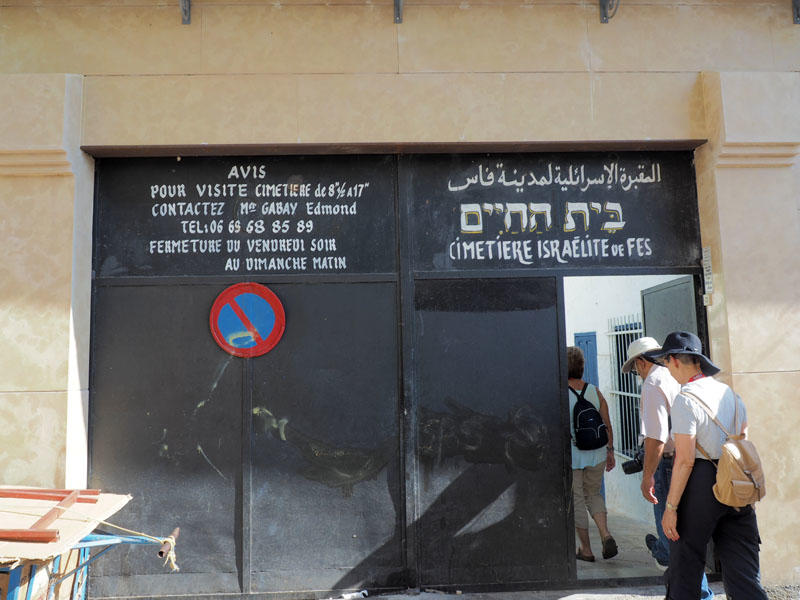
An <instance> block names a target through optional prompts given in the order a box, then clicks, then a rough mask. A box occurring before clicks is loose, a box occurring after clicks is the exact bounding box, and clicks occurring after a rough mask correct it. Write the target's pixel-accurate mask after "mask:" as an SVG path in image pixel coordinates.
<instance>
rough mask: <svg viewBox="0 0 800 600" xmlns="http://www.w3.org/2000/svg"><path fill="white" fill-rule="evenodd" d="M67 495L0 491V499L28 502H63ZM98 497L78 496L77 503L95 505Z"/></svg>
mask: <svg viewBox="0 0 800 600" xmlns="http://www.w3.org/2000/svg"><path fill="white" fill-rule="evenodd" d="M68 495H69V494H61V493H57V492H40V491H33V490H32V491H17V490H3V489H0V498H24V499H28V500H59V501H60V500H64V499H65V498H66V497H67V496H68ZM97 498H98V496H83V495H79V496H78V500H77V501H78V502H81V503H83V504H96V503H97Z"/></svg>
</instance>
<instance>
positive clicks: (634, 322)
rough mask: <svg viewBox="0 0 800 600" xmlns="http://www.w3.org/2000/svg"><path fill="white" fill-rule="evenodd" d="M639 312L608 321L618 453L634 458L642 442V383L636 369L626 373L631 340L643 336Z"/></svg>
mask: <svg viewBox="0 0 800 600" xmlns="http://www.w3.org/2000/svg"><path fill="white" fill-rule="evenodd" d="M642 335H643V329H642V317H641V315H639V314H633V315H625V316H622V317H612V318H610V319H609V320H608V339H609V345H610V352H609V354H610V356H611V390H610V391H609V407H608V409H609V416H610V418H611V427H612V429H613V431H614V448H615V449H616V451H617V452H618V453H619V454H622V455H624V456H628V457H633V455H634V453H635V452H636V447H637V446H638V444H639V427H640V426H639V394H640V393H641V384H640V382H639V380H638V378H637V377H636V374H635V373H633V372H630V373H627V374H626V373H623V372H622V365H623V364H625V359H626V358H627V353H628V346H629V345H630V343H631V342H632V341H633V340H635V339H637V338H640V337H642Z"/></svg>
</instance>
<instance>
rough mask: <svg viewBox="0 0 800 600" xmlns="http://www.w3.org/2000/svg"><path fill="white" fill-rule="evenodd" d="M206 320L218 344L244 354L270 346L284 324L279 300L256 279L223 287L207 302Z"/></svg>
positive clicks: (283, 327)
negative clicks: (212, 299) (207, 315)
mask: <svg viewBox="0 0 800 600" xmlns="http://www.w3.org/2000/svg"><path fill="white" fill-rule="evenodd" d="M209 321H210V326H211V335H213V336H214V340H215V341H216V342H217V344H219V346H220V348H222V349H223V350H225V352H227V353H229V354H233V355H234V356H241V357H245V358H250V357H253V356H261V355H262V354H266V353H267V352H269V351H270V350H272V349H273V348H274V347H275V345H276V344H277V343H278V342H279V341H280V339H281V336H282V335H283V330H284V329H285V328H286V315H285V313H284V312H283V305H282V304H281V301H280V300H279V299H278V297H277V296H276V295H275V294H274V293H273V292H272V290H270V289H269V288H268V287H266V286H263V285H261V284H258V283H237V284H236V285H232V286H231V287H229V288H227V289H226V290H224V291H223V292H222V293H221V294H220V295H219V296H217V299H216V300H214V304H213V305H212V306H211V317H210V320H209Z"/></svg>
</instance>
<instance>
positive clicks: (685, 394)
mask: <svg viewBox="0 0 800 600" xmlns="http://www.w3.org/2000/svg"><path fill="white" fill-rule="evenodd" d="M681 395H683V396H688V397H689V398H693V399H694V400H697V402H699V403H700V406H701V407H702V408H703V410H704V411H706V414H708V416H709V417H711V420H712V421H714V423H716V424H717V427H719V428H720V429H722V433H724V434H725V436H726V437H731V434H730V433H728V430H727V429H725V427H723V426H722V423H720V422H719V419H717V417H716V416H715V415H714V413H712V412H711V409H710V408H709V407H708V404H706V403H705V402H703V401H702V400H701V399H700V398H699V397H697V396H696V395H694V394H693V393H692V392H684V391H683V390H681ZM734 403H735V404H734V409H733V410H734V413H733V425H734V427H735V426H736V417H737V416H738V415H737V413H738V411H739V403H738V402H737V401H736V399H735V398H734Z"/></svg>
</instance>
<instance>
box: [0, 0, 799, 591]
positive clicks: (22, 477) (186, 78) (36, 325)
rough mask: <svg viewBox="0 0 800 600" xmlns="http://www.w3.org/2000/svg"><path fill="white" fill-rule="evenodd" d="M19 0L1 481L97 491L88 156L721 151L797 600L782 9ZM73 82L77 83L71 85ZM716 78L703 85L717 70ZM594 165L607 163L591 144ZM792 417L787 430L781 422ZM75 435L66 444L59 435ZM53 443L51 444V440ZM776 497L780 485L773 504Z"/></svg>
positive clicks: (787, 19) (3, 181)
mask: <svg viewBox="0 0 800 600" xmlns="http://www.w3.org/2000/svg"><path fill="white" fill-rule="evenodd" d="M177 4H178V3H177V2H176V1H175V0H130V1H129V0H36V1H35V2H34V1H33V0H5V2H3V3H2V6H0V48H2V52H0V73H5V75H0V209H2V210H3V211H4V213H3V214H4V215H11V216H10V217H9V218H4V220H3V221H2V222H0V248H2V250H3V251H4V254H5V255H6V256H10V257H12V258H13V259H14V260H7V261H4V263H3V264H2V266H0V280H1V281H3V285H2V288H0V330H2V331H3V333H4V335H5V336H6V337H7V338H8V339H11V340H12V343H10V344H8V348H9V351H8V352H3V353H1V354H0V415H1V416H2V418H3V419H4V422H7V423H9V424H10V427H8V428H6V430H5V431H4V432H3V434H2V436H1V439H0V479H2V480H3V481H4V482H13V483H20V484H22V483H30V484H40V485H62V484H64V483H66V484H68V485H75V486H79V485H81V483H80V481H81V478H82V477H83V474H84V473H85V458H86V447H85V443H86V437H85V430H86V402H87V393H88V392H87V387H88V383H87V375H88V335H89V308H88V306H89V283H90V252H89V248H90V241H91V193H92V175H91V174H92V163H91V159H90V158H88V157H87V156H85V155H84V154H82V153H81V152H80V146H81V145H84V146H91V147H94V148H109V147H125V146H143V147H152V146H160V145H163V146H171V147H175V146H179V147H180V146H184V147H195V148H197V147H202V146H204V145H216V144H219V145H226V146H230V145H241V144H251V145H255V146H258V145H264V146H274V145H280V144H300V145H302V144H322V145H330V146H331V147H338V146H341V145H352V144H362V143H384V144H389V145H402V144H404V143H419V142H430V143H460V142H470V143H481V142H511V143H524V142H548V143H549V142H562V143H567V144H569V143H574V144H580V143H585V142H590V143H596V144H599V145H603V144H610V143H616V142H629V143H635V144H637V145H641V146H647V145H648V144H652V143H653V142H658V141H686V140H703V139H709V140H710V141H709V143H707V144H705V145H703V146H701V147H700V148H699V149H698V151H697V155H696V157H697V178H698V197H699V207H700V215H701V227H702V237H703V244H704V245H706V246H709V247H710V248H711V249H712V256H713V274H714V288H715V290H714V294H713V298H712V304H711V306H709V308H708V317H709V326H710V332H711V339H712V348H711V353H712V356H713V357H714V359H715V360H716V361H717V362H719V363H720V364H721V365H722V366H723V367H724V368H725V373H724V374H723V377H724V378H725V379H726V380H727V381H729V382H732V383H733V384H734V385H735V386H736V389H737V390H738V391H739V392H740V393H742V395H743V396H744V397H745V398H746V400H747V402H748V407H749V416H750V422H751V429H752V434H753V437H754V438H755V439H756V441H757V443H758V445H759V447H760V448H761V449H762V454H763V456H764V460H765V464H766V466H767V475H768V477H769V479H770V481H774V482H775V485H772V486H771V487H770V492H769V495H768V497H767V499H766V500H765V501H764V503H763V504H762V506H761V507H760V508H759V518H760V520H761V525H762V537H763V538H764V549H763V553H762V564H763V567H764V575H765V580H766V581H767V582H768V583H797V582H800V559H798V558H796V557H800V542H798V541H797V540H796V535H795V534H794V532H793V531H792V530H791V528H787V527H785V519H784V517H783V515H794V514H797V512H798V511H797V508H798V506H797V501H796V500H793V498H797V497H799V496H800V493H799V492H800V469H797V467H795V466H794V465H795V464H797V460H796V459H797V457H793V456H791V453H788V454H787V452H786V446H787V444H786V442H785V440H787V439H793V437H794V432H796V430H797V425H798V423H796V422H795V421H796V419H792V418H791V415H792V414H794V411H793V410H792V407H793V404H792V399H793V398H794V396H796V392H795V390H796V389H797V386H798V383H800V382H798V373H800V364H799V363H798V358H797V357H798V356H800V353H799V352H797V350H800V348H798V347H797V342H796V341H793V340H796V339H797V337H796V336H794V337H793V338H792V339H791V340H788V341H787V340H786V339H785V337H786V336H785V335H784V333H785V332H786V331H797V326H798V325H799V324H800V320H799V318H798V308H797V307H798V302H797V299H798V298H800V284H799V283H798V277H800V264H798V258H797V257H798V256H800V247H798V245H799V244H800V224H799V223H800V200H798V197H800V194H799V193H798V192H800V185H799V184H798V181H799V180H800V174H799V173H800V169H799V168H798V166H797V155H798V144H800V129H798V128H799V127H800V121H798V119H797V106H800V74H799V73H798V71H800V27H798V26H796V25H793V24H792V21H791V13H790V8H791V4H790V2H789V1H788V0H773V1H768V2H749V3H745V2H742V1H741V0H688V1H681V2H678V1H677V0H651V1H638V2H631V3H628V2H626V3H623V4H622V5H621V6H620V8H619V11H618V13H617V15H616V16H615V17H614V18H613V19H612V21H611V22H610V23H609V24H606V25H603V24H601V23H600V22H599V14H598V13H599V11H598V7H597V5H596V3H594V2H590V1H588V0H587V1H572V0H552V1H543V2H542V1H536V2H534V1H533V0H519V1H511V0H481V1H478V2H470V1H468V2H463V1H461V0H458V1H454V0H406V2H405V10H404V22H403V23H402V24H399V25H396V24H394V23H393V20H392V16H393V7H392V2H391V0H374V1H364V2H362V1H359V0H330V1H326V2H321V1H318V0H282V1H281V2H270V3H260V2H259V3H253V2H251V1H249V0H206V1H203V0H194V1H193V2H192V23H191V25H181V23H180V12H179V9H178V6H177ZM62 73H75V74H78V75H75V76H64V75H62ZM701 73H703V74H702V75H701ZM598 147H600V146H598ZM787 415H788V416H787ZM65 423H67V424H68V425H65ZM42 424H45V425H49V426H51V427H50V429H49V430H48V429H46V428H43V426H42ZM778 482H780V489H779V487H778V485H777V484H778Z"/></svg>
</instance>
